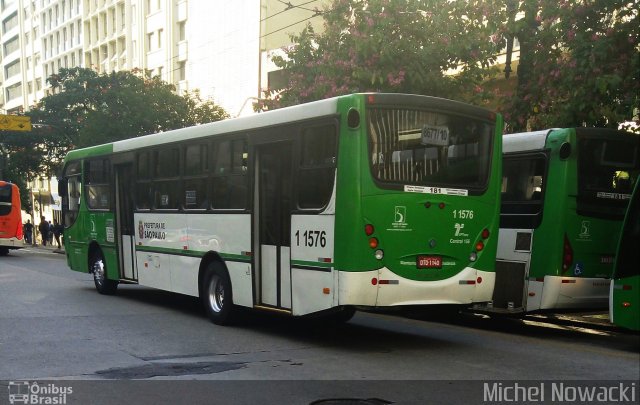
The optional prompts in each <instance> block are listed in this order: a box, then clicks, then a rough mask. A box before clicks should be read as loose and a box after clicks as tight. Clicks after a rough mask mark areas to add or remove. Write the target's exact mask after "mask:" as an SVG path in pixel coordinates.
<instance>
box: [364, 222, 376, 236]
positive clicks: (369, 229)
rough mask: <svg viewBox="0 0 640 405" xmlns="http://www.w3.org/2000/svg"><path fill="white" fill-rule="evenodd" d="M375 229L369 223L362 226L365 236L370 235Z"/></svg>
mask: <svg viewBox="0 0 640 405" xmlns="http://www.w3.org/2000/svg"><path fill="white" fill-rule="evenodd" d="M374 231H375V228H374V227H373V225H371V224H366V225H365V226H364V233H366V234H367V236H371V235H373V232H374Z"/></svg>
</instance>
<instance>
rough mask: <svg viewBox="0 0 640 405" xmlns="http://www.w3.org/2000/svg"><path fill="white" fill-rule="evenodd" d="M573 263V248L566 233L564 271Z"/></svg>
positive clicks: (563, 259) (563, 255) (563, 256)
mask: <svg viewBox="0 0 640 405" xmlns="http://www.w3.org/2000/svg"><path fill="white" fill-rule="evenodd" d="M572 264H573V249H572V248H571V244H570V243H569V239H568V238H567V235H566V234H565V235H564V249H563V251H562V272H563V273H565V272H566V271H567V270H569V268H571V265H572Z"/></svg>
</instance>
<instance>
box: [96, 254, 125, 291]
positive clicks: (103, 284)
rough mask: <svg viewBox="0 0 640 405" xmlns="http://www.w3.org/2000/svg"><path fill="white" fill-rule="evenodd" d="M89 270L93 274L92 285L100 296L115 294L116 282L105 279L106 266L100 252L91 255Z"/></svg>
mask: <svg viewBox="0 0 640 405" xmlns="http://www.w3.org/2000/svg"><path fill="white" fill-rule="evenodd" d="M89 270H90V271H91V272H92V273H93V283H94V284H95V285H96V290H98V292H99V293H100V294H104V295H113V294H115V293H116V289H117V288H118V282H117V281H115V280H109V279H108V278H107V265H106V262H105V260H104V257H103V256H102V252H100V251H98V252H96V253H94V254H93V256H92V258H91V262H90V264H89Z"/></svg>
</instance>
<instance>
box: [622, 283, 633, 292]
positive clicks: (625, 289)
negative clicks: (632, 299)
mask: <svg viewBox="0 0 640 405" xmlns="http://www.w3.org/2000/svg"><path fill="white" fill-rule="evenodd" d="M631 289H632V287H631V286H630V285H629V284H625V285H623V286H622V290H623V291H631Z"/></svg>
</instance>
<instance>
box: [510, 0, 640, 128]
mask: <svg viewBox="0 0 640 405" xmlns="http://www.w3.org/2000/svg"><path fill="white" fill-rule="evenodd" d="M638 5H639V4H638V1H637V0H635V1H621V0H578V1H568V0H559V1H558V0H555V1H552V0H538V1H531V2H520V14H521V15H523V18H521V19H520V20H518V21H517V22H516V24H515V25H514V26H513V27H509V28H510V29H511V30H512V31H513V33H515V35H516V36H517V37H518V38H519V39H520V44H521V55H520V66H519V67H518V76H519V78H518V79H519V80H518V86H517V89H514V90H515V91H512V92H506V93H504V94H502V97H501V101H502V102H501V104H500V105H501V106H502V109H503V110H504V112H505V115H506V117H507V121H508V122H510V125H511V127H512V128H513V129H515V130H523V129H527V128H528V129H541V128H549V127H566V126H601V127H614V128H616V127H618V125H619V124H620V123H622V122H624V121H628V120H632V119H633V120H635V121H636V122H637V123H640V121H639V120H638V111H637V109H638V107H639V106H640V47H639V45H638V39H639V37H640V35H639V34H640V15H639V14H640V11H639V7H638Z"/></svg>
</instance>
